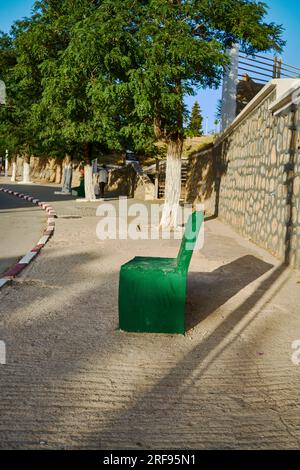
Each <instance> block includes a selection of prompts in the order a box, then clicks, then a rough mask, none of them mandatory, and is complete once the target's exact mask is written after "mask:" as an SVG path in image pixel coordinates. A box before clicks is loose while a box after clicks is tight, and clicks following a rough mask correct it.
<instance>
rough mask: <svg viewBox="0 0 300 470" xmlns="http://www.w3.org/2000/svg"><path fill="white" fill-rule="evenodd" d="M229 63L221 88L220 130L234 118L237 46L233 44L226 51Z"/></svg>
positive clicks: (237, 64) (237, 63) (237, 61)
mask: <svg viewBox="0 0 300 470" xmlns="http://www.w3.org/2000/svg"><path fill="white" fill-rule="evenodd" d="M228 55H229V58H230V65H229V66H228V67H226V69H225V73H224V78H223V88H222V113H221V132H223V131H224V130H225V129H226V128H227V127H228V126H229V125H230V124H231V123H232V121H234V119H235V115H236V87H237V84H238V81H239V79H238V67H239V46H238V45H235V46H233V47H232V49H230V50H229V51H228Z"/></svg>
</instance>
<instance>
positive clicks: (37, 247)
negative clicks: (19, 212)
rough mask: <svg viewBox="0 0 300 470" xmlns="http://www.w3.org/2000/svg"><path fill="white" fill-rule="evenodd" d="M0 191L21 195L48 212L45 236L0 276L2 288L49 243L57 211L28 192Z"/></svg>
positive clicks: (0, 189)
mask: <svg viewBox="0 0 300 470" xmlns="http://www.w3.org/2000/svg"><path fill="white" fill-rule="evenodd" d="M0 191H1V192H3V193H7V194H10V195H11V196H16V197H19V198H20V199H24V200H25V201H28V202H31V203H32V204H34V205H36V206H38V207H39V208H40V209H42V210H44V211H45V212H47V217H48V219H47V226H46V228H45V230H44V233H43V236H42V237H41V238H40V239H39V241H38V242H37V243H36V245H35V246H34V247H33V248H32V249H31V250H30V251H28V253H26V255H25V256H23V257H22V258H21V259H20V260H19V261H18V262H17V263H16V264H15V265H14V266H13V267H12V268H9V269H8V270H7V271H6V273H5V274H4V276H3V277H2V278H0V289H1V288H2V287H3V286H5V285H7V284H10V283H11V281H12V280H13V278H14V277H16V276H17V275H18V274H19V273H20V272H21V271H23V269H24V268H26V267H27V266H28V265H29V264H30V263H31V262H32V260H34V259H35V258H36V256H37V255H38V254H39V252H40V251H41V249H42V248H43V247H44V246H45V245H46V243H48V241H49V239H50V238H51V237H52V235H53V233H54V229H55V218H56V217H57V216H56V212H55V210H54V209H53V207H51V206H50V205H49V204H47V203H46V202H43V201H40V200H39V199H35V198H33V197H31V196H29V195H27V194H23V193H18V192H17V191H12V190H11V189H5V188H1V187H0Z"/></svg>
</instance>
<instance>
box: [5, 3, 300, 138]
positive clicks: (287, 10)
mask: <svg viewBox="0 0 300 470" xmlns="http://www.w3.org/2000/svg"><path fill="white" fill-rule="evenodd" d="M264 1H265V3H266V4H267V5H268V6H269V13H268V18H267V19H268V20H269V21H274V22H275V23H279V24H283V26H284V28H285V32H284V39H285V40H286V41H287V44H286V46H285V49H284V51H283V53H282V59H283V62H286V63H287V64H291V65H295V66H299V67H300V48H299V17H300V1H299V0H264ZM33 4H34V1H33V0H0V30H2V31H6V32H8V31H9V29H10V26H11V24H12V23H13V21H14V20H16V19H21V18H23V17H24V16H29V15H30V13H31V9H32V6H33ZM267 55H269V56H271V54H270V53H269V54H267ZM220 97H221V90H220V89H219V90H207V89H206V90H200V91H199V92H198V94H197V95H196V96H192V97H187V99H186V103H187V105H188V107H189V108H191V107H192V105H193V103H194V102H195V101H196V100H197V101H198V102H199V104H200V107H201V109H202V113H203V116H204V119H205V127H206V123H207V127H208V130H212V129H213V127H214V124H213V123H214V120H215V113H216V107H217V104H218V100H219V99H220Z"/></svg>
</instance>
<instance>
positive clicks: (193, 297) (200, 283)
mask: <svg viewBox="0 0 300 470" xmlns="http://www.w3.org/2000/svg"><path fill="white" fill-rule="evenodd" d="M272 267H273V266H272V265H271V264H268V263H265V262H264V261H262V260H260V259H258V258H256V257H255V256H252V255H247V256H243V257H241V258H238V259H236V260H234V261H232V262H231V263H229V264H226V265H223V266H220V267H219V268H217V269H216V270H215V271H213V272H205V273H196V272H191V273H190V274H189V277H188V288H187V303H186V331H188V330H190V329H191V328H194V327H195V326H196V325H197V324H198V323H200V322H201V321H203V320H204V319H205V318H206V317H207V316H208V315H210V314H211V313H213V312H214V311H215V310H217V309H218V308H219V307H220V306H221V305H223V304H224V303H225V302H227V300H229V299H230V298H231V297H233V296H235V295H236V294H237V293H238V292H239V291H240V290H242V289H243V288H244V287H246V286H247V285H248V284H250V283H251V282H253V281H255V279H258V278H259V277H260V276H262V275H263V274H265V273H266V272H267V271H269V270H270V269H271V268H272Z"/></svg>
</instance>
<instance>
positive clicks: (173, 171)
mask: <svg viewBox="0 0 300 470" xmlns="http://www.w3.org/2000/svg"><path fill="white" fill-rule="evenodd" d="M182 146H183V138H182V137H181V136H178V137H177V138H176V139H174V140H170V141H169V142H168V149H167V167H166V183H165V203H164V207H163V213H162V218H161V221H160V225H161V227H163V228H175V227H176V226H177V217H178V209H179V200H180V192H181V155H182Z"/></svg>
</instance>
